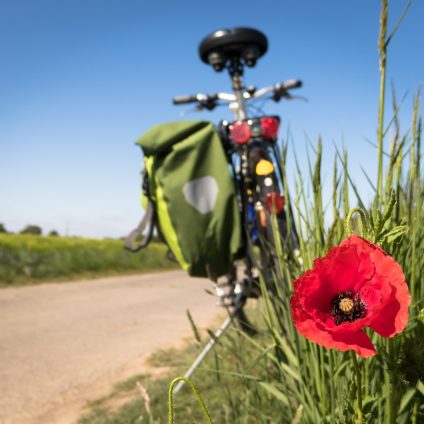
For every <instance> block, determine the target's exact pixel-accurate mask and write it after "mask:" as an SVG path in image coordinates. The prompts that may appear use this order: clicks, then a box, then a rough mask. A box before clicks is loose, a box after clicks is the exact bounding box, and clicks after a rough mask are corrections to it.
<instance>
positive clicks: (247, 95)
mask: <svg viewBox="0 0 424 424" xmlns="http://www.w3.org/2000/svg"><path fill="white" fill-rule="evenodd" d="M300 87H302V81H300V80H295V79H293V80H288V81H284V82H280V83H277V84H275V85H273V86H271V87H264V88H261V89H259V90H256V89H253V90H252V89H248V90H245V91H244V92H243V98H244V100H245V101H249V100H254V99H258V98H260V97H263V96H266V95H267V94H272V99H273V100H274V101H276V102H278V101H279V100H280V99H281V98H282V97H285V98H287V99H290V98H291V96H290V94H289V92H288V90H291V89H293V88H300ZM217 100H223V101H225V102H228V103H230V102H234V101H236V100H237V97H236V95H235V94H232V93H216V94H212V95H207V94H197V95H195V96H192V95H184V96H175V97H174V98H173V99H172V102H173V103H174V105H182V104H189V103H198V104H199V106H200V107H201V108H207V109H209V110H211V109H213V108H214V107H215V106H216V101H217Z"/></svg>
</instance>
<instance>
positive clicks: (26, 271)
mask: <svg viewBox="0 0 424 424" xmlns="http://www.w3.org/2000/svg"><path fill="white" fill-rule="evenodd" d="M177 267H178V266H177V264H175V263H173V262H171V261H169V260H168V259H167V258H166V247H165V246H164V245H163V244H160V243H152V244H151V245H150V246H149V247H148V249H145V250H143V251H141V252H139V253H137V254H133V253H130V252H127V251H125V250H124V248H123V242H122V241H121V240H97V239H84V238H73V237H72V238H70V237H48V236H37V235H27V234H25V235H24V234H0V287H8V286H17V285H26V284H36V283H41V282H46V281H65V280H75V279H82V278H87V277H89V278H94V277H103V276H109V275H118V274H119V275H122V274H134V273H142V272H151V271H158V270H168V269H175V268H177Z"/></svg>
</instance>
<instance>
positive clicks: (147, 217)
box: [124, 199, 155, 253]
mask: <svg viewBox="0 0 424 424" xmlns="http://www.w3.org/2000/svg"><path fill="white" fill-rule="evenodd" d="M146 227H147V233H146V235H145V236H144V238H143V239H142V241H141V242H138V243H136V240H137V238H139V237H140V236H143V232H144V230H145V229H146ZM154 227H155V210H154V207H153V203H152V202H151V201H150V199H148V201H147V208H146V212H145V214H144V216H143V219H142V220H141V221H140V224H138V227H137V228H135V229H134V230H132V231H131V232H130V233H129V234H128V236H127V238H126V239H125V242H124V247H125V249H127V250H129V251H131V252H134V253H135V252H138V251H139V250H141V249H144V248H145V247H146V246H147V245H148V244H149V243H150V241H151V240H152V237H153V230H154Z"/></svg>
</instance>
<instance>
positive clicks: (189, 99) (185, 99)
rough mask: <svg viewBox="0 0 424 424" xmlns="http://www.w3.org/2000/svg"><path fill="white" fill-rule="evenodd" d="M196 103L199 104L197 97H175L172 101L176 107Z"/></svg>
mask: <svg viewBox="0 0 424 424" xmlns="http://www.w3.org/2000/svg"><path fill="white" fill-rule="evenodd" d="M194 102H197V97H196V96H175V97H174V98H173V99H172V103H174V105H184V104H187V103H194Z"/></svg>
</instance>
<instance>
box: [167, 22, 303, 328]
mask: <svg viewBox="0 0 424 424" xmlns="http://www.w3.org/2000/svg"><path fill="white" fill-rule="evenodd" d="M267 49H268V40H267V38H266V36H265V35H264V34H263V33H262V32H260V31H258V30H256V29H253V28H234V29H221V30H218V31H215V32H213V33H212V34H210V35H208V36H207V37H205V38H204V39H203V40H202V42H201V43H200V45H199V55H200V58H201V60H202V61H203V62H204V63H206V64H208V65H210V66H212V68H213V69H214V70H215V71H217V72H222V71H223V70H227V71H228V73H229V76H230V78H231V82H232V89H233V93H224V92H219V93H215V94H212V95H208V94H203V93H199V94H196V95H188V96H176V97H174V98H173V103H174V104H175V105H183V104H192V103H194V104H195V105H196V110H198V111H201V110H209V111H211V110H213V109H215V107H217V106H220V105H228V106H229V109H230V110H231V112H232V114H233V116H234V121H231V122H229V121H227V120H222V121H221V122H220V123H219V124H218V131H219V134H220V138H221V141H222V145H223V147H224V149H225V151H226V154H227V159H228V162H229V165H230V167H231V169H232V175H233V178H234V181H235V184H236V187H237V196H238V203H239V206H240V214H241V218H242V222H243V224H244V231H243V240H242V249H241V251H240V253H239V258H240V259H242V260H243V262H244V263H241V264H240V262H239V263H238V266H237V267H236V268H235V270H234V271H233V272H232V273H229V274H228V275H227V276H225V277H224V278H223V279H221V280H218V281H217V282H216V292H217V295H218V297H219V299H220V304H221V305H223V306H227V307H230V308H232V315H233V316H234V317H235V318H236V319H237V321H238V322H239V323H240V324H241V326H242V328H243V329H244V330H246V331H249V330H252V327H251V325H250V323H249V322H248V320H247V318H246V316H245V313H244V311H243V306H244V304H245V302H246V300H247V298H249V297H258V296H259V287H258V271H260V272H262V274H263V276H264V279H265V280H269V279H272V278H274V277H275V272H276V273H277V275H276V277H277V279H278V278H281V275H279V273H278V270H279V266H278V263H277V262H278V257H277V256H278V255H277V252H278V250H279V248H280V247H281V248H282V249H286V250H287V249H288V250H289V251H290V252H291V253H293V252H294V253H295V254H296V252H297V251H298V245H299V244H298V236H297V232H296V228H295V226H294V223H293V220H291V222H292V224H291V231H290V234H291V238H290V240H288V239H287V234H288V229H287V216H288V215H290V216H292V211H291V208H290V205H289V204H288V205H286V199H285V198H284V196H283V194H282V193H284V187H283V174H282V170H281V166H280V164H281V159H282V158H281V152H280V149H279V147H278V144H277V135H278V129H279V126H280V118H279V117H278V116H266V115H263V116H249V113H248V107H247V106H248V104H250V103H251V102H253V101H255V100H258V99H264V98H268V99H272V100H274V101H275V102H278V101H280V100H281V99H287V100H288V99H292V98H294V96H292V95H291V94H290V90H292V89H296V88H299V87H301V86H302V82H301V81H300V80H289V81H285V82H283V83H277V84H275V85H273V86H269V87H264V88H261V89H256V87H254V86H248V87H245V86H244V83H243V73H244V67H245V66H247V67H253V66H255V65H256V63H257V61H258V60H259V59H260V58H261V57H262V56H263V55H264V54H265V53H266V51H267ZM273 220H274V221H273ZM273 222H274V223H275V222H276V224H277V228H278V230H277V231H275V229H276V226H275V225H272V224H273ZM255 246H258V247H259V251H260V253H259V256H260V259H259V261H258V260H257V258H256V255H255V252H254V250H255ZM243 268H244V269H243ZM240 270H242V271H241V272H240ZM273 274H274V275H273ZM253 331H254V330H253Z"/></svg>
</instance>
